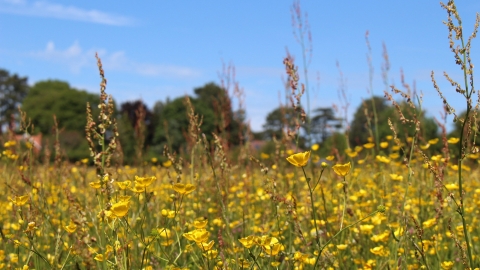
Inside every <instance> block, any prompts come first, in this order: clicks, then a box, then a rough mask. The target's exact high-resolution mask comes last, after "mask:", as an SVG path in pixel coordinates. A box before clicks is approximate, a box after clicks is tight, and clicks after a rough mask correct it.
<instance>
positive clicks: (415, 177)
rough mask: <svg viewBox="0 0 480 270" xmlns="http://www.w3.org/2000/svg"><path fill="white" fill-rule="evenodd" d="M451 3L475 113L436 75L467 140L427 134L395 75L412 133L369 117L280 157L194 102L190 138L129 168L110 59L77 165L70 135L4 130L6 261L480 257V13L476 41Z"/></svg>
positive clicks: (194, 262)
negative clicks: (477, 58) (41, 146)
mask: <svg viewBox="0 0 480 270" xmlns="http://www.w3.org/2000/svg"><path fill="white" fill-rule="evenodd" d="M444 8H445V10H446V11H447V13H448V15H449V17H448V18H449V20H448V21H447V27H448V30H449V33H450V49H451V50H452V53H453V55H454V57H455V61H456V64H457V65H459V68H461V70H462V71H463V74H464V82H463V83H459V82H455V81H453V80H452V79H450V78H449V77H448V75H446V78H447V79H448V80H449V81H450V82H451V83H452V85H453V86H454V87H455V88H456V91H457V92H458V95H459V96H462V97H463V98H464V99H465V108H457V109H458V110H466V113H465V114H464V115H460V114H459V113H456V112H455V110H454V109H453V108H451V107H450V106H449V105H448V100H446V99H444V98H443V95H442V92H441V89H438V87H437V86H436V85H437V84H436V82H435V76H434V74H433V73H432V81H433V87H435V88H436V89H437V90H438V93H439V96H440V99H442V101H443V103H444V105H445V112H446V113H447V114H453V115H454V118H455V121H457V122H458V123H460V125H461V132H460V134H459V136H458V137H452V136H447V133H446V131H445V130H443V133H442V134H441V135H440V136H438V137H432V138H427V137H424V136H422V132H421V131H422V130H421V128H420V126H421V121H422V118H421V117H420V115H419V114H418V112H419V110H420V111H421V98H420V97H418V96H415V93H412V92H411V91H409V89H403V90H400V89H397V88H395V87H392V89H391V91H390V92H386V93H385V96H386V97H387V99H389V100H390V101H391V102H392V104H393V105H394V106H395V107H396V108H397V113H398V115H399V118H400V119H401V122H403V125H405V126H408V127H409V129H410V130H413V132H412V134H408V133H404V132H402V130H403V129H402V127H398V126H396V124H394V123H392V122H389V124H390V128H391V134H390V135H387V136H384V137H380V136H378V134H377V133H376V132H375V130H374V129H373V128H372V126H373V125H374V123H376V122H375V121H377V119H376V117H377V116H376V115H375V114H374V113H369V114H368V115H369V116H371V118H369V121H368V123H369V124H368V128H369V129H368V133H369V135H370V136H369V140H368V142H367V143H365V144H363V145H358V146H356V147H351V148H350V147H348V148H347V149H346V150H345V151H335V149H334V150H333V151H331V153H330V154H329V155H326V156H321V155H320V150H321V149H322V148H323V147H325V145H322V144H321V143H320V144H312V145H310V146H309V148H308V149H300V148H299V147H298V140H297V138H298V137H296V136H297V135H298V133H297V135H296V134H295V131H292V132H291V133H289V134H285V136H283V137H282V138H277V139H274V140H273V145H274V149H273V151H271V152H269V153H265V152H261V151H256V150H254V148H253V147H252V146H251V145H250V141H249V140H244V141H243V142H242V143H241V144H240V146H237V147H235V148H233V147H230V146H229V145H228V144H227V143H226V141H225V134H213V135H212V136H213V139H212V140H208V139H207V137H206V136H205V135H204V134H203V133H202V116H201V115H198V114H196V112H195V108H194V107H193V106H192V105H191V103H189V101H188V100H186V104H187V107H188V111H186V112H185V113H186V114H187V115H188V117H189V129H188V132H187V133H186V137H187V138H186V140H187V141H188V142H189V143H188V147H187V149H188V150H187V151H185V152H181V153H177V152H175V151H173V150H171V149H169V148H168V147H165V148H164V152H163V156H159V157H152V158H150V157H149V158H146V157H143V156H142V153H139V157H138V159H139V160H142V163H140V164H139V165H137V166H128V165H124V164H122V163H121V162H119V160H120V158H119V154H118V144H117V142H118V141H117V138H118V136H119V134H118V129H117V123H116V120H115V118H114V114H113V111H114V109H113V106H114V104H113V102H112V98H111V97H110V96H108V94H107V92H106V91H107V90H106V89H107V80H106V79H105V73H104V70H103V67H102V63H101V60H100V59H99V58H98V57H97V61H98V62H97V63H98V68H99V74H100V79H101V82H100V105H99V111H100V112H99V115H98V117H94V116H93V113H92V108H90V105H87V110H86V115H85V117H86V119H87V125H86V128H85V133H86V140H87V141H88V144H89V148H90V152H91V155H90V157H85V159H83V160H81V161H79V162H76V163H71V162H68V161H67V160H66V159H65V158H64V157H63V156H62V149H61V148H60V144H59V143H57V144H56V147H55V148H54V151H53V152H52V153H47V154H45V155H46V157H44V158H43V160H40V159H39V157H38V155H37V153H35V151H34V147H33V145H32V143H31V142H29V141H19V140H15V139H14V136H13V134H10V135H9V136H7V137H6V138H5V140H4V141H3V142H2V152H1V161H0V176H1V179H2V185H3V188H2V190H1V193H0V236H1V241H0V269H24V270H26V269H480V268H478V267H480V260H479V257H478V255H477V254H479V252H480V246H479V245H478V244H477V243H478V241H479V238H480V226H479V218H478V216H479V213H480V212H479V210H478V208H477V207H479V206H480V182H479V181H478V180H477V179H478V178H479V177H480V175H479V173H478V166H479V165H478V164H479V162H478V161H479V160H480V153H478V152H479V149H478V148H477V146H476V132H477V130H478V126H477V123H478V121H477V119H476V117H477V110H478V99H479V98H478V96H477V95H478V93H477V90H475V89H474V80H473V64H472V59H471V58H470V42H471V41H472V40H473V38H474V37H475V36H476V29H477V27H478V20H479V19H478V17H477V24H476V25H475V31H474V33H473V35H472V36H471V37H470V38H468V39H467V40H464V37H463V32H462V26H461V20H460V17H459V15H458V14H457V12H456V9H455V5H454V3H453V1H450V2H449V3H447V4H446V5H444ZM284 63H285V67H286V69H287V74H288V75H289V82H290V87H291V88H292V91H293V93H294V94H293V99H294V100H296V101H297V102H298V103H297V105H295V104H293V105H294V107H295V106H297V107H295V109H296V112H297V114H298V115H297V119H298V120H299V121H302V120H304V114H305V113H304V112H303V111H302V109H301V108H300V106H298V105H300V103H301V102H300V101H301V97H302V93H303V92H302V84H301V82H299V81H298V74H297V73H296V72H297V68H296V66H295V64H294V63H293V61H292V60H291V59H289V58H287V59H285V62H284ZM107 72H108V71H107ZM299 83H300V85H299ZM297 88H299V89H297ZM396 98H400V99H401V100H402V101H403V102H404V104H406V105H407V106H401V105H400V103H399V101H396ZM475 102H477V103H475ZM21 116H22V117H21V130H22V131H23V132H24V133H28V132H29V130H30V128H31V126H30V124H29V121H28V115H27V114H25V113H22V114H21ZM370 123H372V125H370ZM297 131H298V130H297ZM56 132H57V134H58V130H57V131H56ZM346 134H347V137H348V130H347V131H346ZM57 141H58V138H57ZM346 143H347V145H348V142H346ZM435 149H441V150H440V151H438V150H435Z"/></svg>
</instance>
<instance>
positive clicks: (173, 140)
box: [152, 83, 244, 151]
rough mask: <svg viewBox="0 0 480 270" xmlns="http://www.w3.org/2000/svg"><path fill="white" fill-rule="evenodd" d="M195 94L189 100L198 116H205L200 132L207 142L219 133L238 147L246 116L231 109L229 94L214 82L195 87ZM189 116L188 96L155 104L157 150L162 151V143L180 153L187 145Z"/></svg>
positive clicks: (155, 141)
mask: <svg viewBox="0 0 480 270" xmlns="http://www.w3.org/2000/svg"><path fill="white" fill-rule="evenodd" d="M194 93H195V97H189V99H190V102H191V104H192V106H193V107H194V110H195V113H196V114H198V115H200V116H201V117H202V120H203V121H202V127H201V129H202V132H203V133H204V134H205V135H206V136H207V139H211V138H212V133H216V134H218V135H219V136H221V137H222V138H224V139H225V140H226V142H228V143H229V144H230V145H236V144H238V143H239V136H238V134H239V132H240V131H239V129H240V123H241V121H243V119H244V113H242V112H234V111H233V110H232V106H231V100H230V97H229V96H228V93H227V92H226V91H225V90H224V89H222V88H221V87H219V86H218V85H216V84H214V83H207V84H205V85H204V86H203V87H199V88H195V89H194ZM187 113H188V110H187V107H186V104H185V97H179V98H176V99H174V100H173V101H170V100H167V101H166V102H165V103H162V102H157V104H155V107H154V110H153V118H152V121H153V123H154V125H155V135H154V137H153V142H154V144H156V147H155V149H157V150H156V151H160V149H161V145H163V144H168V145H169V146H170V147H171V148H172V149H174V150H177V151H178V150H180V149H181V148H182V147H184V146H186V142H187V138H188V125H189V120H188V115H187Z"/></svg>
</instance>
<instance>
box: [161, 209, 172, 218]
mask: <svg viewBox="0 0 480 270" xmlns="http://www.w3.org/2000/svg"><path fill="white" fill-rule="evenodd" d="M161 213H162V216H164V217H167V218H174V217H175V211H174V210H167V209H162V212H161Z"/></svg>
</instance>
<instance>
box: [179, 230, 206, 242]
mask: <svg viewBox="0 0 480 270" xmlns="http://www.w3.org/2000/svg"><path fill="white" fill-rule="evenodd" d="M209 236H210V232H209V231H207V230H205V229H196V230H193V231H190V232H187V233H184V234H183V237H185V238H187V239H188V240H190V241H195V243H204V242H207V240H208V237H209Z"/></svg>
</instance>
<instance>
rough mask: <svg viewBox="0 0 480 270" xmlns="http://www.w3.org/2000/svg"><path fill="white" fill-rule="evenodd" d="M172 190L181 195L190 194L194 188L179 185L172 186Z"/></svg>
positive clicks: (192, 186)
mask: <svg viewBox="0 0 480 270" xmlns="http://www.w3.org/2000/svg"><path fill="white" fill-rule="evenodd" d="M172 188H173V190H175V191H176V192H178V193H180V194H182V195H186V194H190V193H192V192H193V191H195V189H196V187H195V186H194V185H192V184H181V183H176V184H174V185H173V186H172Z"/></svg>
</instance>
